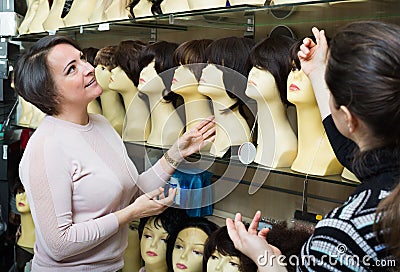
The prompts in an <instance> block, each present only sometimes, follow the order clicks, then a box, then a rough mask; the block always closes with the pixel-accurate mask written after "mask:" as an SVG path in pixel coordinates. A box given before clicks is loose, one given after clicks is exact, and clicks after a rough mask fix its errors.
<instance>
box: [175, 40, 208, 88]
mask: <svg viewBox="0 0 400 272" xmlns="http://www.w3.org/2000/svg"><path fill="white" fill-rule="evenodd" d="M211 43H212V40H210V39H200V40H190V41H186V42H184V43H182V44H181V45H179V46H178V48H176V49H175V52H174V65H175V66H178V65H186V64H195V63H196V64H197V63H198V64H199V65H198V66H197V65H189V69H190V70H191V71H192V72H193V74H194V75H195V77H196V79H197V81H199V80H200V76H201V70H202V68H203V67H204V65H200V64H204V63H206V62H207V58H206V54H205V53H206V48H207V47H208V46H209V45H210V44H211Z"/></svg>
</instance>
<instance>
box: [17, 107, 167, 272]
mask: <svg viewBox="0 0 400 272" xmlns="http://www.w3.org/2000/svg"><path fill="white" fill-rule="evenodd" d="M19 169H20V177H21V180H22V183H23V185H24V187H25V190H26V192H27V196H28V201H29V203H30V206H31V212H32V216H33V219H34V223H35V228H36V243H35V255H34V259H33V264H32V271H40V272H47V271H52V272H53V271H96V272H100V271H116V270H118V269H120V268H122V267H123V252H124V250H125V248H126V246H127V228H128V226H123V227H119V225H118V220H117V217H116V216H115V215H114V214H113V212H115V211H118V210H120V209H122V208H124V207H126V206H127V205H129V204H130V203H131V202H133V201H134V199H133V197H134V195H135V194H136V193H138V190H139V189H141V190H142V191H149V190H152V189H155V188H157V187H159V186H163V185H164V184H165V181H166V180H168V179H169V175H168V174H167V173H166V172H165V171H164V170H163V169H162V167H161V165H160V164H159V163H157V164H155V165H154V166H153V167H152V168H151V169H149V170H148V171H146V172H144V173H142V174H141V175H139V174H138V172H137V170H136V168H135V166H134V164H133V163H132V161H131V160H130V159H129V157H128V155H127V152H126V149H125V146H124V144H123V142H122V140H121V139H120V137H119V135H118V134H117V133H116V132H115V131H114V129H113V128H112V126H111V125H110V124H109V123H108V121H107V120H106V119H105V118H104V117H103V116H101V115H92V114H91V115H90V121H89V123H88V124H87V125H85V126H80V125H77V124H73V123H70V122H66V121H63V120H60V119H57V118H54V117H51V116H46V117H45V118H44V120H43V123H42V124H41V125H40V126H39V128H38V129H37V130H36V131H35V133H34V134H33V136H32V138H31V139H30V140H29V142H28V145H27V148H26V150H25V152H24V155H23V157H22V160H21V163H20V167H19Z"/></svg>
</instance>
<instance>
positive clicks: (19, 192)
mask: <svg viewBox="0 0 400 272" xmlns="http://www.w3.org/2000/svg"><path fill="white" fill-rule="evenodd" d="M14 194H15V204H16V206H17V211H19V212H20V213H21V214H24V213H30V212H31V207H30V206H29V203H28V199H27V198H26V193H25V188H24V186H23V185H22V183H21V181H20V180H19V179H18V181H17V182H16V184H15V185H14Z"/></svg>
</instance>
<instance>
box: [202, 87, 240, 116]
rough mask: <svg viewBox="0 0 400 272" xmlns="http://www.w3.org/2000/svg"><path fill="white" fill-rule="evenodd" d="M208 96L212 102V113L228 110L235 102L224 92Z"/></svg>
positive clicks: (235, 100) (234, 99)
mask: <svg viewBox="0 0 400 272" xmlns="http://www.w3.org/2000/svg"><path fill="white" fill-rule="evenodd" d="M208 96H209V97H210V98H211V100H212V101H213V106H214V112H216V110H215V109H217V110H218V111H220V110H225V109H228V108H229V107H231V106H232V105H234V104H235V103H236V102H237V99H236V98H232V97H230V96H229V95H228V94H227V93H226V92H221V90H218V91H217V92H216V93H215V94H212V95H208Z"/></svg>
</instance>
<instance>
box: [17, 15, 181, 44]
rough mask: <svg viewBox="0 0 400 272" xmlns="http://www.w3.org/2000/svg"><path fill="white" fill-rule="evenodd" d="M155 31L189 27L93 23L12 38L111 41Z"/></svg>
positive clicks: (132, 23)
mask: <svg viewBox="0 0 400 272" xmlns="http://www.w3.org/2000/svg"><path fill="white" fill-rule="evenodd" d="M154 29H165V30H170V31H186V30H187V27H185V26H177V25H171V24H163V23H161V22H158V21H156V20H153V21H141V22H134V21H132V20H126V19H124V20H116V21H109V22H102V23H93V24H86V25H80V26H71V27H62V28H60V29H58V30H56V31H49V32H40V33H30V34H23V35H18V36H15V37H13V38H12V40H14V41H25V42H35V41H37V40H39V39H41V38H42V37H44V36H47V35H55V34H57V35H63V36H70V37H72V38H74V39H77V40H92V41H96V42H97V41H98V40H99V39H102V37H103V36H106V37H107V39H108V40H109V39H110V38H109V36H110V35H115V36H118V37H125V38H126V37H132V38H134V39H144V40H146V39H149V37H151V35H152V34H153V33H154Z"/></svg>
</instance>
